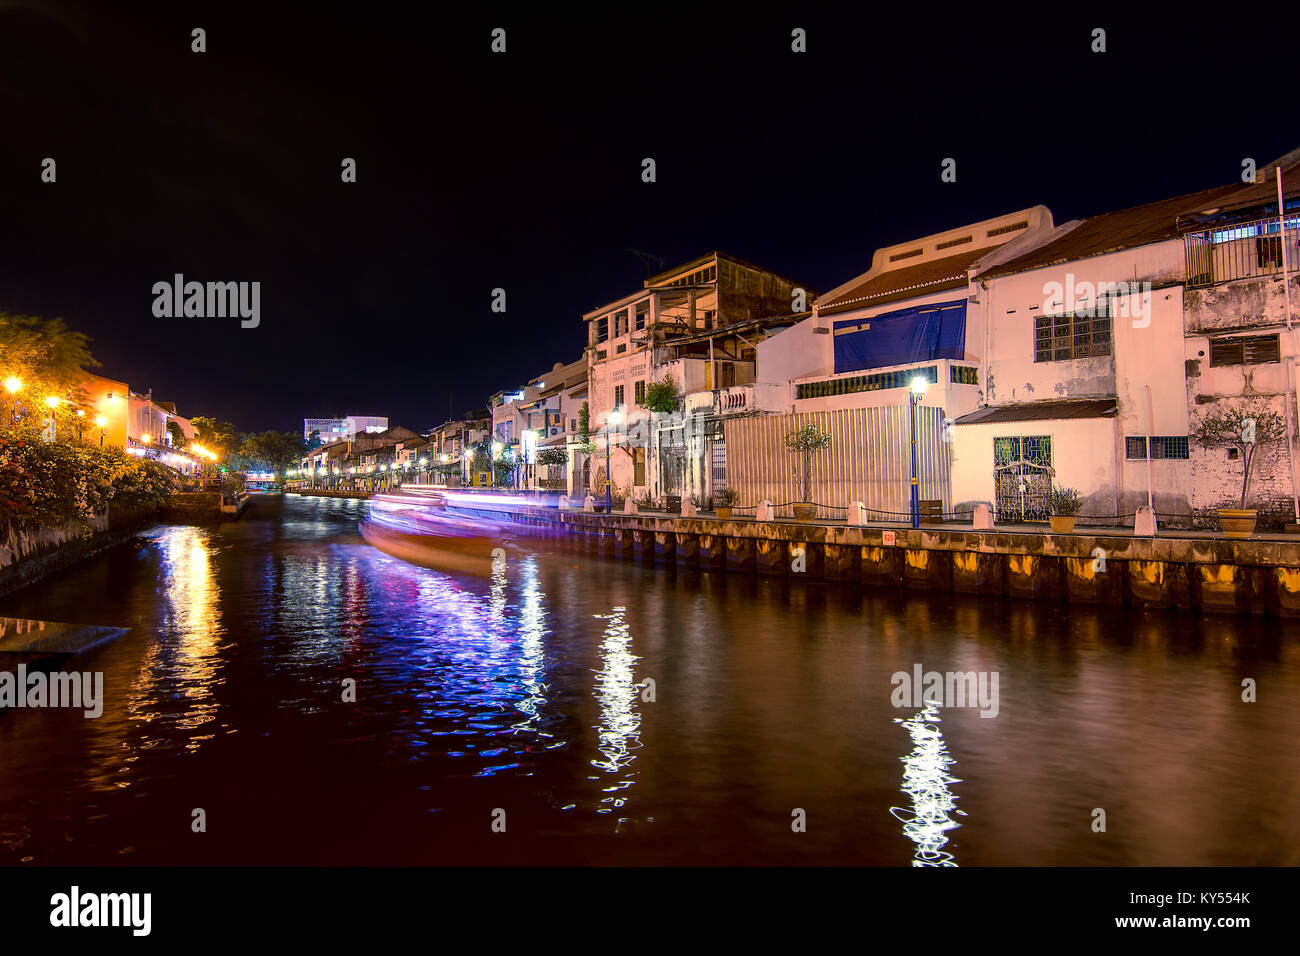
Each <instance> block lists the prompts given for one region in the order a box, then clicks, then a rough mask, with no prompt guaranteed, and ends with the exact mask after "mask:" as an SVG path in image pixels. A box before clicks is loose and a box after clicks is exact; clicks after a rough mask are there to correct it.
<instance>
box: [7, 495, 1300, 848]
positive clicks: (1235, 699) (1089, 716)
mask: <svg viewBox="0 0 1300 956" xmlns="http://www.w3.org/2000/svg"><path fill="white" fill-rule="evenodd" d="M364 514H365V507H364V505H359V504H357V503H355V502H349V501H329V500H307V499H295V498H289V499H285V500H284V501H283V502H279V501H277V500H274V499H267V500H259V501H256V502H254V505H253V506H252V507H251V508H250V509H249V511H248V512H246V513H245V516H244V517H243V518H241V520H240V521H239V522H236V523H234V524H227V525H222V526H219V527H211V528H195V527H185V526H171V527H158V528H155V529H153V530H151V531H150V532H148V533H147V534H146V535H144V536H143V540H142V541H141V542H139V543H138V544H137V545H128V546H126V547H124V548H120V549H115V550H114V551H112V552H107V553H105V554H103V555H101V556H99V557H96V558H94V559H91V560H89V561H87V562H85V563H84V564H82V565H78V566H77V568H76V569H74V570H73V571H72V572H70V573H68V574H64V575H59V576H55V577H53V578H50V579H48V580H47V581H46V582H43V583H41V584H40V585H37V586H35V587H33V588H29V589H26V590H25V591H23V592H19V594H17V595H15V596H12V597H10V598H7V599H5V600H4V602H2V603H0V613H3V614H12V615H13V616H15V617H25V618H31V619H37V620H55V621H60V620H62V621H69V622H72V623H77V624H102V625H109V626H119V627H127V628H131V630H130V631H128V633H127V634H126V635H125V636H123V637H121V638H120V639H119V640H117V641H116V642H115V643H113V644H110V645H106V646H105V647H104V648H102V649H100V650H98V651H95V652H93V653H92V654H91V655H87V656H86V657H85V660H84V661H82V662H80V663H78V664H77V665H76V666H78V667H90V666H91V665H92V664H93V667H94V668H97V669H98V668H102V669H103V671H104V673H105V714H104V717H103V718H102V719H100V720H90V721H87V720H84V719H81V718H80V717H77V716H73V715H69V714H66V713H60V712H54V711H49V710H46V711H22V712H17V713H14V712H6V713H3V714H0V780H2V781H3V782H4V788H3V791H0V864H3V863H16V862H22V861H34V862H37V863H51V864H53V863H73V864H75V863H91V864H96V863H105V862H108V863H113V862H119V861H120V859H121V858H122V857H123V856H129V858H130V859H131V860H132V861H133V862H140V863H169V862H179V863H182V864H186V863H199V862H205V861H218V862H223V863H241V862H253V863H256V862H265V861H272V862H278V863H294V862H308V863H310V862H318V863H326V864H331V863H342V862H358V861H359V862H367V863H375V862H379V863H382V862H399V863H412V862H414V863H439V862H457V863H467V864H471V865H478V864H482V863H485V862H494V861H501V860H508V861H509V862H524V863H543V864H544V863H551V862H566V863H574V862H579V863H580V862H592V861H595V862H609V863H638V862H651V863H674V862H676V863H681V862H685V863H690V862H732V863H749V864H754V863H758V864H763V863H789V862H804V863H837V864H886V865H894V866H901V865H909V864H910V865H916V866H921V865H956V864H957V863H958V862H960V863H961V865H963V866H970V865H987V864H1041V863H1061V864H1085V865H1100V864H1121V865H1123V864H1131V863H1143V864H1153V865H1175V864H1192V865H1195V864H1198V863H1225V864H1230V865H1250V864H1256V865H1258V864H1274V865H1276V864H1296V863H1300V835H1298V834H1297V825H1296V822H1295V820H1296V811H1297V807H1296V805H1295V790H1294V781H1295V780H1296V779H1297V774H1298V773H1300V757H1297V752H1296V748H1294V746H1293V741H1294V739H1295V738H1296V736H1297V735H1298V734H1300V653H1298V652H1297V647H1300V640H1298V638H1300V629H1298V628H1297V626H1296V625H1295V624H1294V623H1293V622H1278V621H1269V622H1267V626H1266V627H1262V626H1261V625H1260V623H1259V622H1258V621H1254V620H1249V619H1245V620H1242V619H1229V618H1215V619H1202V618H1192V617H1188V616H1178V615H1169V616H1161V615H1130V614H1127V613H1122V612H1116V611H1109V610H1104V609H1087V608H1080V607H1071V608H1069V609H1063V608H1060V607H1055V606H1053V605H1050V604H1045V603H1041V604H1032V603H1028V602H998V601H980V600H978V599H973V598H972V599H966V598H961V597H954V596H952V595H948V594H936V593H933V592H928V593H917V592H895V591H872V590H870V589H867V590H862V591H858V590H855V589H852V588H836V587H833V586H827V585H822V584H819V583H814V582H807V583H805V582H786V581H773V580H761V579H754V578H744V577H738V576H735V575H719V574H702V573H699V572H694V571H685V570H681V569H672V568H648V567H643V566H639V565H635V564H632V563H627V562H619V561H611V560H609V559H607V558H603V557H599V556H597V555H595V554H592V553H587V552H583V551H581V550H575V549H573V548H569V547H566V546H557V547H552V546H547V545H544V544H541V543H537V542H525V546H524V547H522V548H520V549H519V550H518V551H514V550H512V551H511V555H510V558H509V560H508V562H507V564H506V566H505V567H504V568H501V569H499V570H498V571H496V572H495V573H493V575H492V576H490V577H486V576H485V577H481V578H473V577H463V576H456V575H450V574H445V573H441V572H438V571H434V570H430V569H427V568H418V567H414V566H412V565H409V564H406V563H404V562H402V561H400V560H397V559H395V558H392V557H389V556H387V555H384V554H382V553H379V552H377V551H375V550H374V549H373V548H371V547H369V546H368V545H366V544H365V543H364V542H363V541H362V540H361V538H360V537H359V536H358V535H357V533H356V525H357V521H358V520H359V519H360V518H361V517H363V516H364ZM918 660H924V661H925V662H926V663H927V666H932V667H934V668H935V669H938V670H962V671H972V670H974V671H982V670H989V671H1001V672H1002V673H1003V674H1014V675H1015V676H1016V680H1015V682H1014V685H1010V684H1009V685H1007V686H1004V690H1003V693H1002V700H1001V705H1002V706H1001V710H1000V711H999V714H998V717H997V718H996V719H992V720H989V719H981V718H980V717H979V715H978V713H977V712H976V711H975V710H972V709H965V710H962V709H954V710H945V711H944V712H942V714H941V713H940V711H939V710H938V709H937V707H935V706H933V705H928V706H926V707H925V708H923V709H921V710H920V711H919V712H917V713H915V714H914V716H912V717H911V718H903V719H901V720H900V718H899V712H898V711H897V710H896V709H894V707H893V706H892V704H891V694H892V690H893V686H892V684H891V682H890V675H891V674H892V673H894V672H895V671H897V670H900V669H903V670H910V669H911V668H912V667H913V666H914V663H915V662H916V661H918ZM0 669H4V665H3V664H2V663H0ZM647 675H653V676H654V677H655V679H656V681H657V691H658V698H659V699H658V700H657V701H656V702H654V703H649V702H643V701H642V700H640V699H639V698H640V696H641V690H642V687H643V686H644V685H643V678H645V677H646V676H647ZM1244 676H1249V677H1253V678H1255V679H1256V680H1257V681H1259V682H1260V685H1261V686H1267V687H1268V688H1269V693H1268V694H1267V695H1261V698H1260V702H1259V703H1257V704H1253V705H1249V706H1246V705H1242V704H1241V703H1240V700H1239V686H1240V681H1241V679H1242V677H1244ZM345 680H353V681H355V682H356V688H357V697H356V702H355V703H344V702H343V700H342V696H341V689H342V684H343V682H344V681H345ZM1225 688H1226V690H1225ZM1229 692H1231V693H1229ZM941 716H942V718H943V719H942V721H940V717H941ZM904 732H906V734H907V736H904ZM909 747H910V753H907V754H906V756H904V757H903V758H902V779H901V780H900V773H899V771H900V753H901V752H903V751H905V750H907V749H908V748H909ZM958 760H959V761H960V767H961V778H960V780H959V779H958V778H957V777H956V776H954V773H955V772H956V768H957V766H958V764H957V763H956V761H958ZM903 795H905V796H903ZM959 797H960V803H961V806H962V810H957V809H956V806H957V801H958V798H959ZM199 801H206V803H207V804H210V806H209V807H208V809H209V812H210V814H211V815H210V819H213V820H220V821H221V822H222V825H223V828H224V829H223V834H224V836H223V839H222V840H220V841H208V842H207V843H205V844H202V845H201V846H195V845H192V844H184V843H183V842H178V841H177V839H176V835H175V834H174V833H173V832H172V831H170V830H168V829H167V828H166V827H164V826H161V825H160V822H159V821H165V820H180V821H181V824H182V829H183V830H185V828H186V826H187V821H188V813H189V811H190V808H192V807H194V806H201V805H204V803H200V802H199ZM1103 801H1104V803H1103ZM1099 804H1100V805H1106V806H1111V805H1115V806H1116V807H1118V808H1119V809H1120V811H1121V812H1122V814H1123V817H1122V819H1124V820H1125V836H1124V837H1123V839H1120V838H1118V837H1109V836H1106V835H1098V834H1093V833H1092V832H1091V830H1090V828H1089V827H1088V825H1087V824H1088V822H1089V817H1088V811H1089V810H1090V808H1092V807H1094V806H1097V805H1099ZM497 807H502V808H507V809H508V811H509V813H510V820H511V823H510V831H509V832H510V833H511V840H510V841H509V842H506V841H502V840H495V841H494V842H493V841H491V840H490V837H491V836H492V835H491V834H490V831H489V829H488V826H487V820H488V814H489V813H490V812H491V811H492V809H493V808H497ZM791 807H811V808H815V809H812V810H810V818H811V819H813V820H815V821H816V822H815V825H813V826H810V827H809V829H808V831H807V832H806V833H802V834H800V835H799V836H798V838H797V840H795V841H793V842H791V840H790V838H789V836H788V834H789V823H788V820H789V812H790V808H791ZM814 813H815V814H816V815H815V816H812V814H814ZM629 814H634V816H630V815H629ZM966 814H969V816H967V815H966ZM1080 820H1082V821H1083V822H1082V823H1081V824H1080V823H1079V822H1078V821H1080ZM466 821H469V822H468V823H467V822H466ZM958 821H960V829H957V828H958V826H959V823H958ZM1260 821H1263V822H1262V823H1261V822H1260ZM480 822H481V823H482V825H481V826H480V825H479V823H480ZM900 823H901V828H900ZM1261 826H1263V827H1265V836H1260V835H1259V833H1260V827H1261ZM480 831H481V840H480V839H479V837H478V836H476V835H475V834H479V833H480ZM186 832H187V830H186ZM611 841H613V842H611ZM513 848H518V849H513ZM515 852H517V853H518V854H520V855H519V856H518V857H512V856H509V854H510V853H515Z"/></svg>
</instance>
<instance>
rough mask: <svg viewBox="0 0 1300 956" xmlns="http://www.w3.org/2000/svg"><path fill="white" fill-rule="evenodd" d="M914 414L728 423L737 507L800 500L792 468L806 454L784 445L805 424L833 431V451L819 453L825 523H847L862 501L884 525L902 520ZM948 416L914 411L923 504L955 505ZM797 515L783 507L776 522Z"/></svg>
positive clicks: (907, 503)
mask: <svg viewBox="0 0 1300 956" xmlns="http://www.w3.org/2000/svg"><path fill="white" fill-rule="evenodd" d="M910 415H911V412H910V409H909V408H908V407H907V406H906V405H903V406H901V407H900V406H882V407H875V408H849V409H838V410H835V411H825V412H800V413H795V414H793V415H765V416H759V417H755V418H736V419H728V420H726V423H725V428H726V441H727V486H728V487H730V488H733V489H735V490H736V491H737V492H738V493H739V495H740V501H739V502H738V504H737V508H738V509H743V510H745V511H749V510H750V509H753V508H754V507H755V506H756V505H757V504H758V502H759V501H761V500H763V499H764V498H767V499H769V500H770V501H771V502H772V503H773V504H775V505H782V504H786V503H788V502H793V501H797V500H798V498H799V490H798V483H797V481H796V479H795V476H794V470H795V468H796V467H799V466H800V456H798V455H796V454H794V453H792V452H790V451H788V450H787V449H786V447H785V439H786V436H787V435H789V434H790V433H791V432H793V431H795V430H796V429H799V428H802V427H803V426H804V425H808V424H813V425H816V426H817V427H818V428H820V429H821V430H822V431H824V432H830V435H831V444H830V447H829V448H827V449H824V450H823V451H818V452H814V453H813V465H812V494H813V500H814V501H815V502H817V504H818V505H819V506H820V507H819V508H818V509H817V517H819V518H843V517H844V515H845V509H847V508H848V506H849V504H850V503H852V502H854V501H858V500H861V501H863V502H865V503H866V506H867V508H869V509H871V511H872V512H875V514H873V515H872V516H873V517H875V518H877V519H879V518H881V517H888V516H889V515H898V516H899V517H900V520H901V519H902V517H904V516H906V515H907V514H909V513H910V507H911V489H910V484H909V482H910V480H911V441H912V425H911V417H910ZM942 436H943V410H942V409H940V408H936V407H935V406H933V405H921V406H919V407H918V408H917V410H916V437H917V474H918V477H919V478H920V497H921V499H922V500H936V499H937V500H941V501H942V502H943V510H944V511H945V512H947V511H948V510H949V508H950V504H951V488H950V482H949V475H950V470H949V469H950V467H951V464H952V446H951V445H950V444H948V443H947V442H945V441H943V440H942ZM791 511H792V509H790V508H789V507H786V508H778V509H777V516H778V517H788V516H789V515H790V514H791Z"/></svg>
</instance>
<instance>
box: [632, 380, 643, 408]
mask: <svg viewBox="0 0 1300 956" xmlns="http://www.w3.org/2000/svg"><path fill="white" fill-rule="evenodd" d="M632 394H633V395H634V396H635V398H634V401H635V402H636V403H637V404H638V405H644V404H645V382H636V383H634V384H633V386H632Z"/></svg>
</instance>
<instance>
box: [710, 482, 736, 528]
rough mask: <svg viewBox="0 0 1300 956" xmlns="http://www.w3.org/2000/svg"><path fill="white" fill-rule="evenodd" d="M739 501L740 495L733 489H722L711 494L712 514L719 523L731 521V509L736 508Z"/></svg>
mask: <svg viewBox="0 0 1300 956" xmlns="http://www.w3.org/2000/svg"><path fill="white" fill-rule="evenodd" d="M739 499H740V493H739V492H738V491H736V489H735V488H723V489H722V490H721V491H715V492H714V493H713V513H714V514H715V515H717V516H718V520H719V521H730V520H731V509H732V508H734V507H735V506H736V502H737V501H738V500H739Z"/></svg>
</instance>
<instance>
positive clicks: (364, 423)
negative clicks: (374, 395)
mask: <svg viewBox="0 0 1300 956" xmlns="http://www.w3.org/2000/svg"><path fill="white" fill-rule="evenodd" d="M386 428H388V419H387V418H381V417H378V416H375V415H345V416H343V417H342V418H304V419H303V421H302V440H303V441H308V440H310V439H311V436H312V432H320V442H321V444H322V445H328V444H331V443H332V442H336V441H352V440H353V439H354V438H356V437H357V435H364V434H367V433H369V434H375V433H377V432H382V431H384V430H385V429H386Z"/></svg>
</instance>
